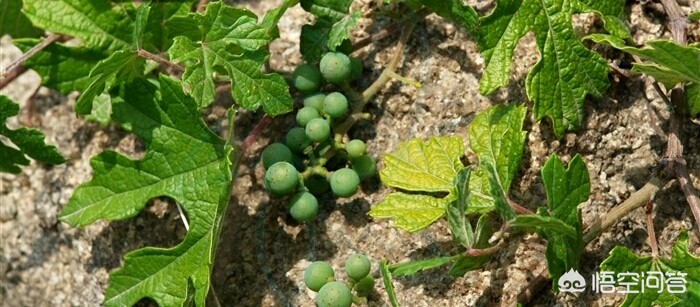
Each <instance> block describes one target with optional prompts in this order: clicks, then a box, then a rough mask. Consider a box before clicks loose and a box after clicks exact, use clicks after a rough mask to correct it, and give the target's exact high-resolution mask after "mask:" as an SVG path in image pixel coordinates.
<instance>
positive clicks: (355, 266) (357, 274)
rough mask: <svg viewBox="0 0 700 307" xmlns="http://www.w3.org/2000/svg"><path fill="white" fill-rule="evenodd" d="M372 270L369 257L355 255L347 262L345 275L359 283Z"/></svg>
mask: <svg viewBox="0 0 700 307" xmlns="http://www.w3.org/2000/svg"><path fill="white" fill-rule="evenodd" d="M371 268H372V264H370V262H369V259H368V258H367V256H365V255H363V254H353V255H350V257H348V259H347V260H346V261H345V273H347V274H348V277H350V278H352V280H355V281H358V280H360V279H363V278H365V276H367V274H369V270H370V269H371Z"/></svg>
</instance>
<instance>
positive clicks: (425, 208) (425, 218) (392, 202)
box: [369, 192, 454, 232]
mask: <svg viewBox="0 0 700 307" xmlns="http://www.w3.org/2000/svg"><path fill="white" fill-rule="evenodd" d="M453 199H454V198H453V197H451V196H448V197H444V198H435V197H433V196H430V195H424V194H406V193H401V192H396V193H391V194H389V195H387V197H385V198H384V200H382V201H381V202H380V203H378V204H377V205H375V206H374V207H373V208H372V210H371V211H370V212H369V214H370V215H371V216H372V217H375V218H395V219H396V224H395V226H396V227H398V228H401V229H403V230H406V231H409V232H414V231H418V230H421V229H423V228H425V227H428V226H430V224H432V223H433V222H435V221H436V220H437V219H439V218H441V217H442V215H443V214H445V208H446V207H447V204H448V203H450V202H451V201H452V200H453Z"/></svg>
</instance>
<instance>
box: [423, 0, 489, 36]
mask: <svg viewBox="0 0 700 307" xmlns="http://www.w3.org/2000/svg"><path fill="white" fill-rule="evenodd" d="M418 2H420V4H422V5H424V6H425V7H427V8H428V9H430V10H431V11H433V12H435V14H438V15H440V16H441V17H443V18H446V19H448V20H451V21H452V22H454V23H456V24H457V25H458V26H461V27H463V28H465V29H467V30H468V31H469V32H471V33H472V35H479V32H478V24H479V20H478V15H477V14H476V11H475V10H474V8H472V7H471V6H468V5H464V4H462V1H461V0H450V1H432V0H419V1H418Z"/></svg>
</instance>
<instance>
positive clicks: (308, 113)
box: [297, 107, 321, 127]
mask: <svg viewBox="0 0 700 307" xmlns="http://www.w3.org/2000/svg"><path fill="white" fill-rule="evenodd" d="M320 117H321V114H318V110H316V108H313V107H303V108H301V109H299V111H297V125H299V126H300V127H306V124H308V123H309V122H310V121H311V120H312V119H314V118H320Z"/></svg>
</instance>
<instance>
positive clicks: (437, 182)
mask: <svg viewBox="0 0 700 307" xmlns="http://www.w3.org/2000/svg"><path fill="white" fill-rule="evenodd" d="M462 155H464V144H463V143H462V138H461V137H459V136H444V137H431V138H430V139H429V140H428V141H427V142H424V141H423V140H421V139H412V140H409V141H407V142H404V143H402V144H400V145H399V147H398V148H397V149H396V150H394V152H393V153H390V154H387V155H385V156H384V165H385V167H384V169H382V170H381V171H380V172H379V175H380V177H381V179H382V182H384V184H386V185H388V186H391V187H394V188H399V189H404V190H408V191H417V192H420V191H426V192H451V191H452V190H453V189H454V185H453V182H452V180H453V178H454V177H455V175H457V172H458V171H459V170H460V169H462V168H463V167H464V166H463V165H462V162H461V161H460V160H459V158H460V157H461V156H462Z"/></svg>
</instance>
